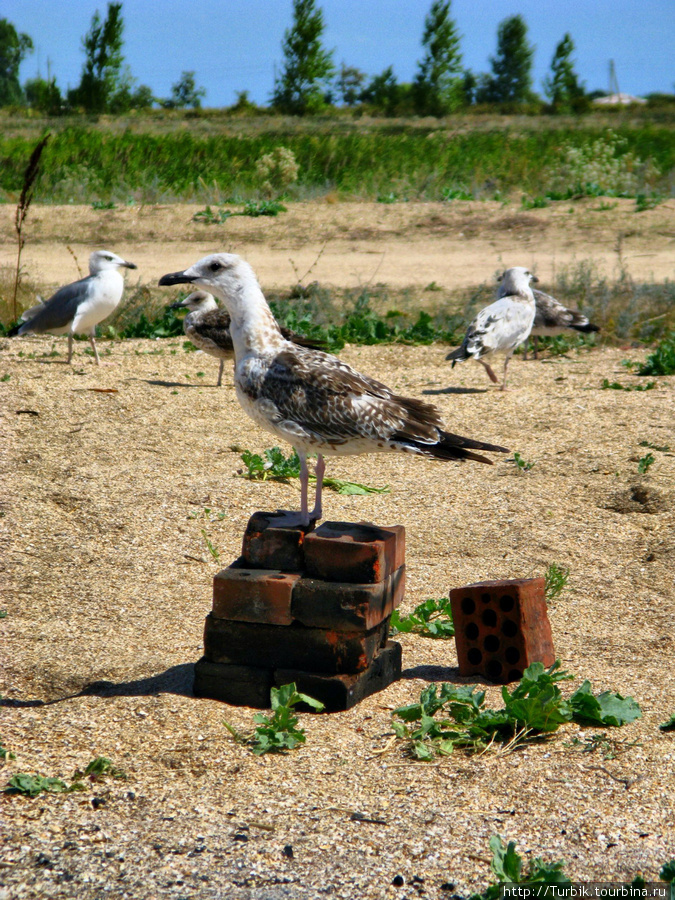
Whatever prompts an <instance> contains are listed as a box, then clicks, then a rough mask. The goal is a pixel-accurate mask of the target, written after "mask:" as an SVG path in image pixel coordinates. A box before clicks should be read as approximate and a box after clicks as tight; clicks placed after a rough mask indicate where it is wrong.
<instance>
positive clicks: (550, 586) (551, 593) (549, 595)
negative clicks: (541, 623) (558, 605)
mask: <svg viewBox="0 0 675 900" xmlns="http://www.w3.org/2000/svg"><path fill="white" fill-rule="evenodd" d="M569 577H570V570H569V569H568V568H566V567H565V566H559V565H557V564H556V563H551V565H550V566H549V567H548V568H547V569H546V574H545V575H544V578H545V580H546V587H545V589H544V595H545V597H546V602H547V603H551V602H552V601H553V600H555V599H556V598H557V596H558V595H559V594H561V593H562V591H563V590H564V589H565V586H566V584H567V579H568V578H569Z"/></svg>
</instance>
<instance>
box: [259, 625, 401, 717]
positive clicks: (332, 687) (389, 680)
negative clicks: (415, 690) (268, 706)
mask: <svg viewBox="0 0 675 900" xmlns="http://www.w3.org/2000/svg"><path fill="white" fill-rule="evenodd" d="M400 677H401V645H400V644H397V643H396V641H387V643H386V644H385V646H384V647H383V649H382V650H380V652H379V653H378V654H377V656H376V657H375V658H374V659H373V661H372V662H371V663H370V665H369V666H368V668H367V669H365V670H364V671H363V672H359V673H358V674H355V675H321V674H319V673H317V672H303V671H301V670H299V669H276V670H275V672H274V683H275V684H276V685H277V686H278V687H281V685H282V684H290V683H291V682H295V686H296V687H297V689H298V690H299V691H301V692H302V693H303V694H309V696H310V697H314V698H315V699H316V700H320V701H321V702H322V703H323V704H324V706H325V707H326V712H337V711H340V710H345V709H351V708H352V706H356V704H357V703H360V702H361V700H363V699H364V698H365V697H369V696H370V695H371V694H375V693H377V692H378V691H383V690H384V689H385V688H386V687H388V686H389V685H390V684H393V682H395V681H398V680H399V678H400ZM307 708H308V709H310V707H307Z"/></svg>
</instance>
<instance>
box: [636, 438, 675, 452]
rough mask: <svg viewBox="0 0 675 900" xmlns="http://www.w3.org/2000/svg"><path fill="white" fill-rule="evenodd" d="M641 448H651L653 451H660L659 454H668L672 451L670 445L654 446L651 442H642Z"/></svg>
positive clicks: (640, 443)
mask: <svg viewBox="0 0 675 900" xmlns="http://www.w3.org/2000/svg"><path fill="white" fill-rule="evenodd" d="M638 446H640V447H649V448H650V449H651V450H658V451H659V453H667V452H668V451H669V450H670V444H652V442H651V441H640V442H639V445H638Z"/></svg>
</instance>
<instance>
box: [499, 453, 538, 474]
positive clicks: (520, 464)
mask: <svg viewBox="0 0 675 900" xmlns="http://www.w3.org/2000/svg"><path fill="white" fill-rule="evenodd" d="M506 461H507V462H513V463H515V464H516V468H517V469H518V471H519V472H529V471H530V469H533V468H534V467H535V465H536V463H533V462H527V461H526V460H524V459H523V457H522V456H521V455H520V453H518V451H516V452H515V453H514V454H513V456H512V457H510V458H509V459H507V460H506Z"/></svg>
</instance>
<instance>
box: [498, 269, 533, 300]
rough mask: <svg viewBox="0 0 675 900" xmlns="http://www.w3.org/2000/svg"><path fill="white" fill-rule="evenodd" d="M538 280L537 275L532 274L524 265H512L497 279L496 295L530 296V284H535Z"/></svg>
mask: <svg viewBox="0 0 675 900" xmlns="http://www.w3.org/2000/svg"><path fill="white" fill-rule="evenodd" d="M538 281H539V279H538V278H537V276H536V275H533V274H532V272H530V270H529V269H526V268H525V267H524V266H514V267H513V268H512V269H507V270H506V271H505V272H504V274H503V275H502V276H501V278H500V279H499V289H498V291H497V297H513V296H515V295H520V296H523V297H528V298H529V297H531V296H532V289H531V288H530V284H532V283H534V284H536V283H537V282H538Z"/></svg>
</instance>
